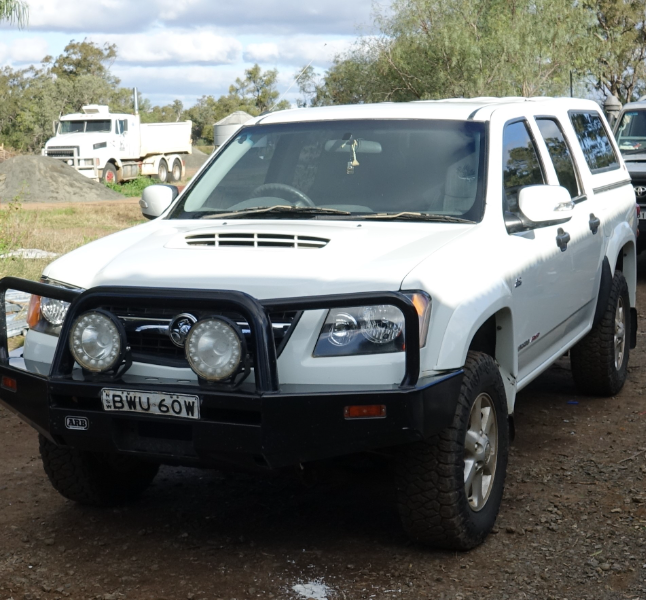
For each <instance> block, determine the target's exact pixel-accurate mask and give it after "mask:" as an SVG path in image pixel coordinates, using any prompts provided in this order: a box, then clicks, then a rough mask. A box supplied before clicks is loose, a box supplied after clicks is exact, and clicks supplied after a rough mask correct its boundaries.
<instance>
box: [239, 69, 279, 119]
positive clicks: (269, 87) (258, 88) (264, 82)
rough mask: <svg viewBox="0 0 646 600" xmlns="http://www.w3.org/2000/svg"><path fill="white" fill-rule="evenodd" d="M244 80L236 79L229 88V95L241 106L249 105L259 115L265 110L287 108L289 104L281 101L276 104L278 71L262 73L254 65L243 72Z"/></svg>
mask: <svg viewBox="0 0 646 600" xmlns="http://www.w3.org/2000/svg"><path fill="white" fill-rule="evenodd" d="M244 74H245V78H244V79H240V78H239V77H238V78H237V79H236V81H235V83H234V84H233V85H232V86H231V87H230V88H229V94H230V95H231V96H234V97H236V98H238V99H239V100H240V103H241V104H251V105H252V106H254V107H255V108H256V109H257V110H258V112H259V113H263V112H265V111H267V110H282V109H285V108H289V107H290V104H289V102H287V101H286V100H282V101H281V102H279V103H278V104H276V103H277V101H278V98H279V96H280V94H279V93H278V91H277V90H276V81H277V79H278V71H277V70H276V69H270V70H268V71H265V72H264V73H263V72H262V70H261V68H260V65H258V64H255V65H254V66H253V67H251V68H250V69H247V70H246V71H245V72H244Z"/></svg>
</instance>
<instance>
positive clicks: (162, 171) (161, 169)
mask: <svg viewBox="0 0 646 600" xmlns="http://www.w3.org/2000/svg"><path fill="white" fill-rule="evenodd" d="M157 179H158V180H159V182H160V183H166V180H167V179H168V163H167V162H166V159H164V158H162V159H161V160H160V161H159V166H158V167H157Z"/></svg>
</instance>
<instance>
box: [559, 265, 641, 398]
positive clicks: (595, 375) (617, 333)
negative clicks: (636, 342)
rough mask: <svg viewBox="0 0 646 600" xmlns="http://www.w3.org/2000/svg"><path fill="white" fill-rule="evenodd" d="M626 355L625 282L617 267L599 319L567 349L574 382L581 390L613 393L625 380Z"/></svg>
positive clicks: (627, 301) (627, 304)
mask: <svg viewBox="0 0 646 600" xmlns="http://www.w3.org/2000/svg"><path fill="white" fill-rule="evenodd" d="M629 355H630V298H629V296H628V284H627V283H626V279H625V277H624V276H623V274H622V273H621V271H616V272H615V276H614V277H613V278H612V285H611V287H610V295H609V296H608V303H607V304H606V308H605V311H604V313H603V316H602V317H601V320H600V321H599V322H598V323H597V324H596V325H595V326H594V327H593V328H592V329H591V330H590V332H589V333H588V335H586V336H585V337H584V338H583V339H582V340H581V341H580V342H579V343H578V344H577V345H576V346H574V348H572V350H571V351H570V365H571V367H572V377H573V378H574V383H575V384H576V386H577V388H578V389H579V391H580V392H581V393H583V394H587V395H590V396H614V395H615V394H616V393H617V392H619V390H620V389H621V388H622V387H623V386H624V383H626V377H627V375H628V357H629Z"/></svg>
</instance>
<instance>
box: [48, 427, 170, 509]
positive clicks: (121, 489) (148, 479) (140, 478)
mask: <svg viewBox="0 0 646 600" xmlns="http://www.w3.org/2000/svg"><path fill="white" fill-rule="evenodd" d="M39 441H40V456H41V458H42V459H43V467H44V468H45V473H47V477H49V481H50V482H51V484H52V485H53V486H54V488H55V489H56V491H57V492H58V493H59V494H61V495H62V496H65V498H68V499H69V500H73V501H74V502H78V503H79V504H86V505H90V506H115V505H117V504H123V503H124V502H128V501H130V500H134V499H135V498H137V497H138V496H139V495H140V494H142V493H143V492H144V490H145V489H146V488H147V487H148V486H149V485H150V484H151V483H152V481H153V479H154V478H155V475H157V471H158V470H159V465H158V464H155V463H148V462H144V461H141V460H139V459H137V458H134V457H131V456H120V455H107V454H99V453H94V452H84V451H82V450H77V449H75V448H69V447H67V446H57V445H56V444H54V443H52V442H50V441H49V440H48V439H47V438H45V437H44V436H42V435H41V436H39Z"/></svg>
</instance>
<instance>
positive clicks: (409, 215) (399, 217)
mask: <svg viewBox="0 0 646 600" xmlns="http://www.w3.org/2000/svg"><path fill="white" fill-rule="evenodd" d="M353 218H357V219H378V220H379V219H381V220H384V221H440V222H445V223H475V221H469V220H468V219H461V218H460V217H452V216H451V215H435V214H432V213H419V212H399V213H376V214H368V215H361V216H358V215H357V216H354V217H353Z"/></svg>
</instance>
